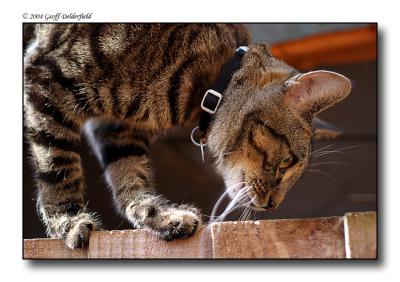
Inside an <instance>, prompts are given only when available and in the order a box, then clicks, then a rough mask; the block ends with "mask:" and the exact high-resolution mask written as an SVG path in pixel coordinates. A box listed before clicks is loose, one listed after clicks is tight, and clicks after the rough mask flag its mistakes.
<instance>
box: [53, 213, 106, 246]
mask: <svg viewBox="0 0 400 282" xmlns="http://www.w3.org/2000/svg"><path fill="white" fill-rule="evenodd" d="M53 221H54V222H53V224H54V225H55V226H56V232H57V234H56V235H53V234H51V235H53V236H52V237H56V238H62V239H64V240H65V244H66V245H67V247H68V248H70V249H76V248H78V247H83V246H86V245H87V244H88V242H89V236H90V231H95V230H100V229H101V223H100V222H99V220H98V219H97V218H96V216H94V215H93V214H91V213H86V212H81V213H79V214H77V215H76V216H68V215H64V216H61V217H59V218H57V219H53Z"/></svg>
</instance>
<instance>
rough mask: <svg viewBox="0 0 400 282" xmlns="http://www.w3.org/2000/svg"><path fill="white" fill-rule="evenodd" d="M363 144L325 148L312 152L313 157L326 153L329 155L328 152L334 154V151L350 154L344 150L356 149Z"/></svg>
mask: <svg viewBox="0 0 400 282" xmlns="http://www.w3.org/2000/svg"><path fill="white" fill-rule="evenodd" d="M360 146H361V145H354V146H348V147H343V148H339V149H336V150H324V151H319V152H312V153H311V157H312V158H319V157H321V156H324V155H328V154H333V153H341V154H348V152H344V151H345V150H349V149H354V148H357V147H360Z"/></svg>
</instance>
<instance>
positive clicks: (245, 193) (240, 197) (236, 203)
mask: <svg viewBox="0 0 400 282" xmlns="http://www.w3.org/2000/svg"><path fill="white" fill-rule="evenodd" d="M251 188H252V187H251V186H246V187H243V188H242V189H240V191H239V192H238V193H237V194H236V195H235V197H234V198H233V199H232V200H231V202H230V203H229V204H228V206H227V207H226V208H225V210H224V211H223V212H222V213H221V214H220V215H219V216H218V217H217V218H214V217H211V220H210V223H212V222H216V221H222V220H224V219H225V217H226V216H227V215H228V214H229V213H231V212H232V211H234V210H236V209H237V208H238V207H241V206H243V205H246V204H248V202H249V200H248V201H247V202H243V201H244V200H245V199H249V198H250V195H251V193H250V191H251ZM250 202H251V201H250ZM214 216H215V213H214Z"/></svg>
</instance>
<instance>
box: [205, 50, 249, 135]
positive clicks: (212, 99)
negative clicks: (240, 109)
mask: <svg viewBox="0 0 400 282" xmlns="http://www.w3.org/2000/svg"><path fill="white" fill-rule="evenodd" d="M248 49H249V48H248V47H247V46H241V47H239V48H237V49H236V51H235V55H234V56H233V57H232V59H230V60H229V61H228V62H227V63H226V64H225V65H224V67H223V68H222V71H221V74H220V76H219V77H218V80H217V81H216V82H215V83H214V85H213V87H212V88H211V89H208V90H207V91H206V93H205V94H204V96H203V100H202V101H201V109H202V111H201V114H200V122H199V131H200V133H201V135H202V137H205V135H206V133H207V130H208V127H209V125H210V122H211V120H212V116H213V115H214V114H215V113H216V111H217V110H218V107H219V105H220V103H221V100H222V97H223V94H224V91H225V90H226V88H228V85H229V82H230V81H231V79H232V76H233V74H234V73H235V72H236V71H237V70H238V69H240V66H241V63H242V58H243V55H244V54H245V53H246V52H247V50H248Z"/></svg>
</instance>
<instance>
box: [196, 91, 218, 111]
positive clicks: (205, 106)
mask: <svg viewBox="0 0 400 282" xmlns="http://www.w3.org/2000/svg"><path fill="white" fill-rule="evenodd" d="M221 100H222V94H221V93H219V92H217V91H215V90H213V89H208V90H207V91H206V93H205V94H204V96H203V100H202V101H201V109H202V110H203V111H205V112H207V113H209V114H211V115H213V114H215V112H216V111H217V109H218V107H219V104H220V103H221Z"/></svg>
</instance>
